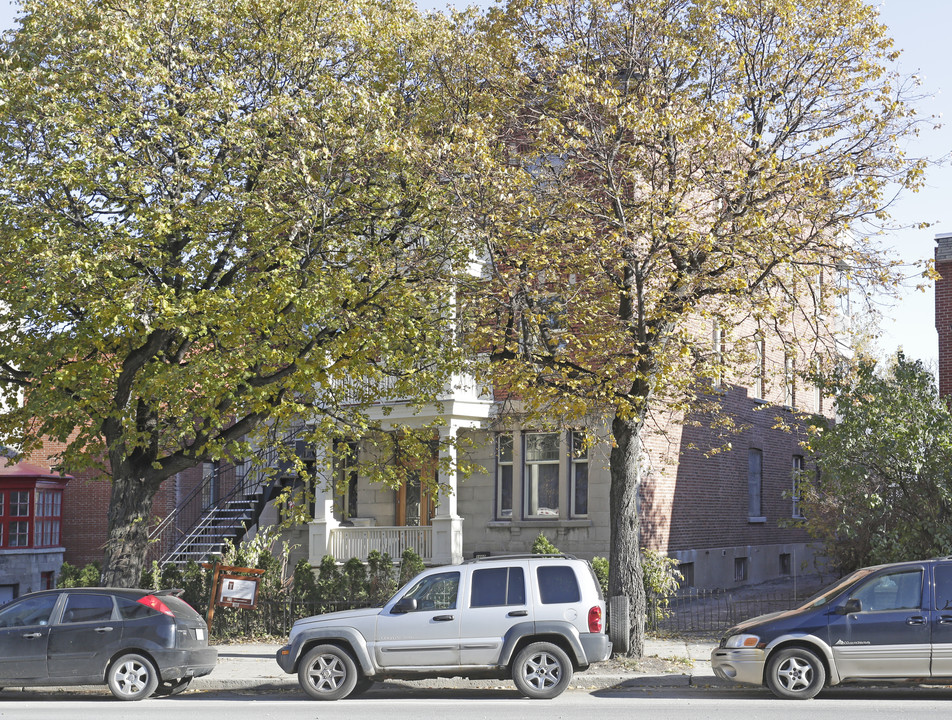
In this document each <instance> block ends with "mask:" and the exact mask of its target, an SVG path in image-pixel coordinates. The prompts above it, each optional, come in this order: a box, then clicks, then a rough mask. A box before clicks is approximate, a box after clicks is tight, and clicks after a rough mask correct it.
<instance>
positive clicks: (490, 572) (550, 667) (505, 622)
mask: <svg viewBox="0 0 952 720" xmlns="http://www.w3.org/2000/svg"><path fill="white" fill-rule="evenodd" d="M604 617H605V602H604V600H603V598H602V593H601V587H600V586H599V584H598V581H597V579H596V578H595V573H594V572H593V571H592V567H591V565H589V564H588V562H586V561H584V560H579V559H577V558H574V557H572V556H569V555H558V556H540V555H531V556H509V557H499V558H479V559H478V560H473V561H469V562H466V563H463V564H461V565H448V566H442V567H436V568H432V569H429V570H425V571H424V572H422V573H420V574H419V575H417V576H416V577H415V578H414V579H413V580H411V581H410V582H409V583H407V584H406V585H405V586H404V587H403V588H401V589H400V590H398V591H397V593H396V594H395V595H394V596H393V598H391V599H390V600H389V601H388V602H387V603H386V604H384V606H383V607H382V608H369V609H362V610H350V611H345V612H335V613H328V614H326V615H316V616H314V617H310V618H305V619H304V620H299V621H297V622H296V623H294V626H293V627H292V628H291V634H290V638H289V639H288V644H287V645H285V646H284V647H282V648H281V649H280V650H278V652H277V656H276V659H277V661H278V664H279V665H280V666H281V668H282V669H283V670H284V671H285V672H287V673H297V675H298V682H299V683H300V684H301V687H302V688H303V689H304V691H305V692H306V693H307V694H308V695H310V696H311V697H312V698H315V699H317V700H337V699H339V698H343V697H346V696H347V695H352V694H357V693H362V692H365V691H366V690H367V689H369V688H370V686H371V685H373V683H374V682H375V681H378V680H384V679H387V678H410V679H414V678H425V677H454V676H461V677H469V678H497V679H503V678H511V679H512V680H513V682H514V683H515V685H516V687H517V688H518V689H519V691H520V692H522V693H523V694H524V695H526V696H528V697H530V698H553V697H556V696H557V695H559V694H560V693H562V691H563V690H565V688H566V687H568V685H569V682H570V681H571V679H572V675H573V673H574V671H575V670H578V669H584V668H586V667H588V666H589V664H591V663H594V662H599V661H602V660H607V659H608V657H609V656H610V654H611V642H609V640H608V636H607V635H606V634H605V627H604Z"/></svg>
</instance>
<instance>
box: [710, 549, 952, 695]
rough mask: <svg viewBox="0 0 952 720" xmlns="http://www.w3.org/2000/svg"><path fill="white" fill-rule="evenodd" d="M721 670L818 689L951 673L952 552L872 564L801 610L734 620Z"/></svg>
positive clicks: (786, 688)
mask: <svg viewBox="0 0 952 720" xmlns="http://www.w3.org/2000/svg"><path fill="white" fill-rule="evenodd" d="M711 665H712V666H713V669H714V672H715V673H716V674H717V675H718V676H719V677H721V678H725V679H728V680H735V681H737V682H741V683H750V684H754V685H761V684H765V685H766V686H767V687H768V688H770V690H771V691H773V693H774V694H775V695H777V696H779V697H782V698H794V699H806V698H811V697H814V696H815V695H816V694H817V693H818V692H820V690H822V689H823V687H824V686H826V685H837V684H839V683H844V682H850V681H858V680H877V681H911V682H916V681H918V682H923V681H928V682H941V683H943V684H949V683H950V682H952V557H947V558H939V559H934V560H925V561H921V562H906V563H895V564H890V565H879V566H876V567H868V568H863V569H862V570H857V571H856V572H854V573H852V574H850V575H848V576H846V577H844V578H843V579H842V580H839V581H837V582H836V583H834V584H833V585H832V586H830V587H829V588H827V589H826V590H824V591H822V592H820V593H819V594H818V595H816V596H814V597H813V598H811V599H810V600H808V601H807V602H806V603H804V604H803V605H801V606H800V607H798V608H795V609H793V610H788V611H786V612H780V613H772V614H770V615H762V616H760V617H756V618H753V619H751V620H747V621H746V622H742V623H740V624H739V625H735V626H734V627H732V628H730V629H729V630H728V631H727V633H726V634H725V635H724V637H723V638H722V639H721V642H720V645H719V647H717V648H715V649H714V651H713V652H712V654H711Z"/></svg>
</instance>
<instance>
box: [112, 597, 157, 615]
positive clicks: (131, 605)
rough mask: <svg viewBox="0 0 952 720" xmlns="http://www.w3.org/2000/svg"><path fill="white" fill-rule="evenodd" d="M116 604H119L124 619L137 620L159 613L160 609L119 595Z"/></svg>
mask: <svg viewBox="0 0 952 720" xmlns="http://www.w3.org/2000/svg"><path fill="white" fill-rule="evenodd" d="M116 604H117V605H118V606H119V614H120V615H121V616H122V619H123V620H137V619H139V618H145V617H152V616H153V615H158V614H159V611H158V610H153V609H152V608H150V607H149V606H148V605H143V604H142V603H140V602H137V601H136V600H130V599H129V598H124V597H117V598H116Z"/></svg>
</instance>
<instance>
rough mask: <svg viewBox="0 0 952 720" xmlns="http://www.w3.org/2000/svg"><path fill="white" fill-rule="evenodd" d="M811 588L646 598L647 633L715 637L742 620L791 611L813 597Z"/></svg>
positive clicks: (692, 592)
mask: <svg viewBox="0 0 952 720" xmlns="http://www.w3.org/2000/svg"><path fill="white" fill-rule="evenodd" d="M815 589H816V588H814V587H810V588H805V589H804V590H800V591H795V590H793V589H784V590H775V591H759V590H756V589H752V588H739V589H736V590H699V589H697V588H688V589H686V590H683V591H681V592H679V593H678V594H677V595H676V596H675V597H672V598H669V599H668V600H667V602H666V603H665V601H664V600H663V599H662V598H659V597H657V596H649V597H648V613H647V630H648V631H649V632H651V633H654V634H677V635H691V634H703V635H718V634H720V633H722V632H723V631H724V630H726V629H727V628H729V627H730V626H731V625H734V624H736V623H738V622H741V621H742V620H746V619H748V618H752V617H756V616H758V615H766V614H767V613H771V612H778V611H783V610H789V609H790V608H794V607H796V606H797V605H799V604H801V603H802V602H803V601H804V600H806V598H807V597H809V596H811V595H813V592H814V591H815Z"/></svg>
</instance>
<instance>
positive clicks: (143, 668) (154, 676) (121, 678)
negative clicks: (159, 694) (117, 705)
mask: <svg viewBox="0 0 952 720" xmlns="http://www.w3.org/2000/svg"><path fill="white" fill-rule="evenodd" d="M107 680H108V682H109V689H110V690H111V691H112V694H113V695H115V696H116V697H117V698H119V699H120V700H142V699H143V698H147V697H149V695H151V694H152V693H154V692H155V689H156V688H157V687H158V685H159V674H158V673H157V672H156V670H155V666H154V665H152V663H151V662H149V660H147V659H146V658H144V657H142V656H141V655H138V654H136V653H129V654H128V655H123V656H121V657H120V658H118V659H117V660H116V661H115V662H114V663H113V664H112V665H110V666H109V674H108V676H107Z"/></svg>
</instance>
